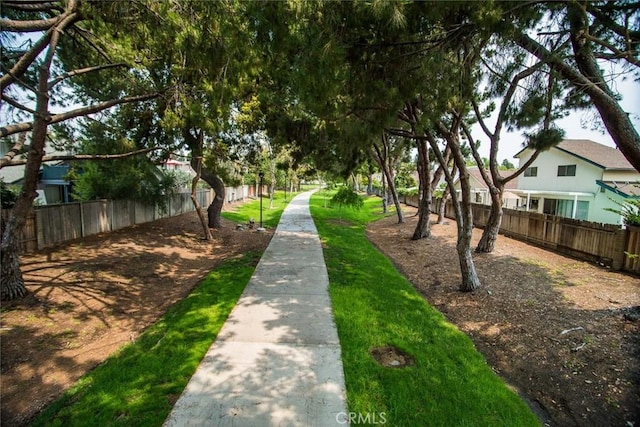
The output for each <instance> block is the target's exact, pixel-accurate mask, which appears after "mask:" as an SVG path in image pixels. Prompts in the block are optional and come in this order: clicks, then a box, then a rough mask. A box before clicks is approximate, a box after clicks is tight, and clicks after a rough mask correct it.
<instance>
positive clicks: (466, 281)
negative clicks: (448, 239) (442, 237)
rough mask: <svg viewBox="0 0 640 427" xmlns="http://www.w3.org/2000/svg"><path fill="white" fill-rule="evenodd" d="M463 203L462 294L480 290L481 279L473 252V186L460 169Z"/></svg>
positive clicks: (460, 223)
mask: <svg viewBox="0 0 640 427" xmlns="http://www.w3.org/2000/svg"><path fill="white" fill-rule="evenodd" d="M458 170H459V171H460V187H461V190H462V191H461V193H462V194H461V196H462V203H460V211H461V215H460V216H461V218H458V219H457V221H458V242H457V244H456V250H457V252H458V259H459V261H460V274H461V275H462V283H461V284H460V290H461V291H462V292H472V291H475V290H476V289H478V288H479V287H480V286H481V285H480V279H479V278H478V274H477V272H476V267H475V264H474V262H473V255H472V251H471V237H472V235H473V211H472V210H471V186H470V184H469V175H468V173H467V171H466V169H462V168H459V169H458Z"/></svg>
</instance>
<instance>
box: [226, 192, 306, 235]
mask: <svg viewBox="0 0 640 427" xmlns="http://www.w3.org/2000/svg"><path fill="white" fill-rule="evenodd" d="M296 194H297V193H293V194H291V193H289V192H287V200H285V199H284V192H283V191H276V192H275V193H274V194H273V208H272V209H269V197H268V196H267V195H266V194H265V197H264V198H263V199H262V224H263V226H264V227H265V228H276V227H277V226H278V223H279V222H280V217H281V216H282V212H283V211H284V208H285V207H286V206H287V205H288V204H289V202H290V201H291V199H293V198H294V197H295V196H296ZM222 217H223V218H225V219H228V220H230V221H234V222H237V223H240V224H246V223H247V222H249V219H253V220H254V221H255V227H256V228H257V227H259V226H260V199H259V198H258V199H256V200H252V201H250V202H246V203H243V204H241V205H239V206H238V207H237V208H236V209H235V210H234V211H233V212H222Z"/></svg>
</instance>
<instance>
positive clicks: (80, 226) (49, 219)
mask: <svg viewBox="0 0 640 427" xmlns="http://www.w3.org/2000/svg"><path fill="white" fill-rule="evenodd" d="M214 194H215V193H214V191H213V190H211V189H203V190H198V191H197V198H198V203H199V204H200V206H201V207H203V208H204V209H206V208H207V206H209V204H210V203H211V201H212V200H213V196H214ZM253 194H255V188H254V187H253V186H248V185H244V186H239V187H227V188H226V202H227V203H230V202H235V201H239V200H244V199H245V198H246V197H253ZM194 210H195V207H194V206H193V202H192V201H191V193H178V194H174V195H173V196H171V197H170V198H169V200H168V201H167V204H166V209H158V208H157V207H155V206H148V205H144V204H142V203H140V202H138V201H134V200H95V201H91V202H77V203H66V204H61V205H47V206H35V207H34V208H33V210H32V211H31V212H30V213H29V215H28V216H27V224H26V226H25V228H24V230H23V232H22V237H21V251H22V252H23V253H27V252H33V251H36V250H40V249H44V248H46V247H49V246H52V245H55V244H57V243H62V242H66V241H68V240H73V239H78V238H81V237H85V236H91V235H93V234H98V233H105V232H110V231H115V230H119V229H121V228H125V227H130V226H132V225H136V224H142V223H145V222H151V221H155V220H157V219H161V218H168V217H172V216H177V215H181V214H184V213H187V212H192V211H194ZM10 213H11V210H8V209H7V210H3V211H2V218H3V219H4V220H5V221H6V220H7V219H8V218H9V215H10Z"/></svg>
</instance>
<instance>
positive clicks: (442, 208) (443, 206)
mask: <svg viewBox="0 0 640 427" xmlns="http://www.w3.org/2000/svg"><path fill="white" fill-rule="evenodd" d="M447 197H449V187H446V188H445V189H444V191H443V192H442V198H441V199H440V203H439V204H438V221H437V223H438V224H444V219H445V218H446V216H445V213H446V210H447Z"/></svg>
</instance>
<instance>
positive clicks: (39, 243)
mask: <svg viewBox="0 0 640 427" xmlns="http://www.w3.org/2000/svg"><path fill="white" fill-rule="evenodd" d="M33 210H34V212H33V214H34V215H35V217H36V218H35V223H36V224H35V225H36V248H38V250H41V249H43V248H44V232H43V231H42V230H43V227H42V213H41V212H40V209H36V208H35V207H34V208H33Z"/></svg>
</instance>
